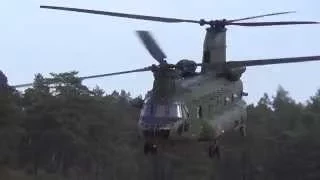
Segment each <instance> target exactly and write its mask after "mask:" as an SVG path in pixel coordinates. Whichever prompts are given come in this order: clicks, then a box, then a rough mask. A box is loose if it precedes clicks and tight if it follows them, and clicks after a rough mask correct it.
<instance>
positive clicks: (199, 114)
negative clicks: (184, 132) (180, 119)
mask: <svg viewBox="0 0 320 180" xmlns="http://www.w3.org/2000/svg"><path fill="white" fill-rule="evenodd" d="M197 118H198V119H200V118H202V107H201V105H199V106H198V108H197Z"/></svg>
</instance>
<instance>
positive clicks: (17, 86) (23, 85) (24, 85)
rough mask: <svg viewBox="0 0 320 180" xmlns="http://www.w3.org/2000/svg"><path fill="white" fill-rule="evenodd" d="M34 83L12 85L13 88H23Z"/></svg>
mask: <svg viewBox="0 0 320 180" xmlns="http://www.w3.org/2000/svg"><path fill="white" fill-rule="evenodd" d="M32 85H33V83H26V84H19V85H14V86H11V87H13V88H22V87H29V86H32Z"/></svg>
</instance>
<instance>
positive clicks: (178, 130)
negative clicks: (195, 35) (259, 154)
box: [14, 6, 320, 157]
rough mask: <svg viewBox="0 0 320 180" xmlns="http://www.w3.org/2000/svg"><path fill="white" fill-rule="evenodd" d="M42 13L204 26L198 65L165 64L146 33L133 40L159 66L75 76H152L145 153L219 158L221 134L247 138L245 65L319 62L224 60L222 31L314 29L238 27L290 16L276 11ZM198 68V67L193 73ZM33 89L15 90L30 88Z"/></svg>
mask: <svg viewBox="0 0 320 180" xmlns="http://www.w3.org/2000/svg"><path fill="white" fill-rule="evenodd" d="M40 7H41V8H46V9H55V10H64V11H74V12H82V13H90V14H98V15H108V16H116V17H122V18H131V19H138V20H147V21H158V22H164V23H183V22H184V23H195V24H199V25H200V26H204V25H207V26H208V27H207V28H206V35H205V39H204V45H203V57H202V63H196V62H195V61H192V60H187V59H182V60H180V61H179V62H178V63H176V64H170V63H168V62H167V61H166V58H167V57H166V55H165V53H164V52H163V51H162V50H161V49H160V47H159V46H158V44H157V43H156V41H155V39H154V38H153V37H152V35H151V33H149V32H147V31H137V35H138V37H139V38H140V40H141V41H142V43H143V44H144V46H145V48H146V49H147V50H148V51H149V53H150V54H151V56H152V57H153V58H154V59H155V60H156V61H157V62H158V65H154V64H153V65H151V66H148V67H145V68H141V69H135V70H130V71H122V72H116V73H109V74H100V75H92V76H86V77H80V79H82V80H85V79H90V78H98V77H105V76H112V75H119V74H126V73H133V72H144V71H151V72H152V73H153V76H154V82H153V88H152V89H151V90H150V91H149V92H148V93H147V95H146V97H145V99H144V102H142V103H141V104H139V105H140V108H141V113H140V117H139V121H138V124H137V126H138V130H139V135H140V137H142V138H143V139H144V142H145V144H144V152H145V154H148V153H149V152H150V153H151V154H154V153H156V152H157V150H158V147H159V146H161V145H160V143H158V142H159V141H160V140H163V139H164V140H166V139H171V140H177V139H179V138H186V139H189V140H198V141H208V142H210V145H209V146H208V154H209V157H214V156H217V157H219V156H220V155H219V154H220V148H219V139H220V138H221V137H222V135H223V134H224V133H227V132H230V131H239V134H240V135H242V136H245V134H246V119H247V112H246V102H245V101H244V100H243V97H244V96H247V95H248V94H247V93H246V92H243V83H242V81H241V76H242V74H243V73H244V72H245V70H246V67H248V66H261V65H270V64H281V63H296V62H305V61H319V60H320V56H304V57H288V58H276V59H260V60H245V61H226V31H227V29H226V26H229V25H237V26H247V27H248V26H250V27H256V26H275V25H295V24H318V23H319V22H314V21H279V22H239V21H244V20H249V19H255V18H261V17H266V16H274V15H280V14H288V13H293V12H292V11H290V12H279V13H271V14H264V15H258V16H252V17H246V18H240V19H233V20H226V19H222V20H210V21H206V20H204V19H201V20H189V19H177V18H166V17H155V16H146V15H137V14H125V13H117V12H108V11H98V10H88V9H78V8H69V7H57V6H40ZM197 67H200V68H201V71H200V72H196V69H197ZM31 85H32V84H22V85H16V86H14V87H16V88H19V87H25V86H31Z"/></svg>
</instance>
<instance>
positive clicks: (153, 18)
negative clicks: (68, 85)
mask: <svg viewBox="0 0 320 180" xmlns="http://www.w3.org/2000/svg"><path fill="white" fill-rule="evenodd" d="M40 8H46V9H56V10H64V11H74V12H82V13H89V14H99V15H107V16H115V17H123V18H131V19H140V20H148V21H158V22H166V23H181V22H188V23H197V24H199V21H197V20H188V19H177V18H166V17H157V16H146V15H138V14H126V13H117V12H110V11H98V10H89V9H78V8H69V7H58V6H40Z"/></svg>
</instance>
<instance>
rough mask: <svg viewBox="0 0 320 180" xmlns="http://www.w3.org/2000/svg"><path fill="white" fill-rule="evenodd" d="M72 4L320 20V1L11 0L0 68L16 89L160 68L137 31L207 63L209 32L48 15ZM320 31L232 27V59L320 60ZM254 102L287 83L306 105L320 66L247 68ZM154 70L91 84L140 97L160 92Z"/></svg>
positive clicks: (175, 56)
mask: <svg viewBox="0 0 320 180" xmlns="http://www.w3.org/2000/svg"><path fill="white" fill-rule="evenodd" d="M40 5H56V6H69V7H77V8H88V9H97V10H107V11H119V12H125V13H139V14H148V15H154V16H165V17H177V18H191V19H200V18H205V19H220V18H227V19H228V18H240V17H245V16H252V15H259V14H264V13H270V12H277V11H291V10H294V11H297V13H295V14H289V15H279V16H275V17H267V18H262V19H258V20H260V21H262V20H265V21H272V20H273V21H274V20H316V21H317V20H318V21H320V11H319V7H320V1H319V0H281V1H279V0H264V1H263V0H241V1H235V0H221V1H215V0H197V1H195V0H161V1H150V0H149V1H147V0H90V1H88V0H69V1H65V0H56V1H45V0H41V1H39V0H38V1H35V0H5V1H4V2H3V1H2V2H1V5H0V27H1V28H0V65H1V66H0V69H1V70H2V71H3V72H4V73H5V74H6V75H7V76H8V79H9V83H10V84H12V85H13V84H20V83H28V82H31V81H32V80H33V78H34V74H35V73H43V74H44V75H47V74H48V73H49V72H57V73H58V72H66V71H71V70H76V71H79V72H80V73H79V74H80V75H91V74H97V73H98V74H99V73H108V72H114V71H122V70H129V69H135V68H140V67H144V66H148V65H150V64H151V63H156V62H155V61H154V60H153V59H152V57H151V56H150V55H149V54H148V53H147V51H146V50H145V49H144V48H143V46H142V45H141V44H140V41H139V40H138V38H137V37H136V36H135V33H134V31H135V30H150V31H152V33H153V35H154V36H155V38H156V39H157V40H158V42H159V44H160V46H161V47H162V49H163V50H164V51H165V52H166V54H167V56H168V61H169V62H171V63H176V62H178V61H179V60H180V59H182V58H187V59H193V60H196V61H197V62H201V58H202V57H201V56H202V46H203V39H204V35H205V27H200V26H199V25H196V24H165V23H157V22H146V21H138V20H128V19H122V18H115V17H107V16H100V15H89V14H81V13H74V12H64V11H55V10H46V9H40V8H39V6H40ZM319 32H320V25H296V26H283V27H233V26H232V27H228V36H227V58H228V60H246V59H258V58H276V57H286V56H308V55H320V48H319V42H320V35H319ZM242 79H243V81H244V87H245V91H246V92H248V93H249V97H248V98H247V100H248V102H255V101H257V100H258V99H259V98H260V97H261V96H262V95H263V93H264V92H267V93H269V94H270V95H273V94H274V92H275V90H276V89H277V87H278V85H279V84H281V85H282V86H283V87H284V88H285V89H286V90H288V91H289V92H290V95H291V96H292V97H294V98H295V99H297V100H299V101H305V100H306V99H308V98H309V96H311V95H313V94H314V93H315V92H316V90H317V89H319V88H320V62H308V63H298V64H286V65H273V66H264V67H250V68H247V71H246V73H245V74H244V76H243V78H242ZM152 81H153V77H152V74H151V73H150V72H144V73H136V74H130V75H120V76H114V77H107V78H101V79H95V80H87V81H85V84H86V85H89V86H90V87H94V86H95V85H99V86H100V87H102V88H104V89H105V90H106V92H108V93H110V92H111V91H112V90H121V89H125V90H127V91H130V92H131V93H132V94H133V95H134V96H136V95H139V94H144V93H145V92H146V91H147V90H148V89H149V88H151V87H152Z"/></svg>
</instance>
